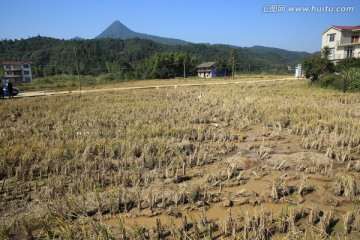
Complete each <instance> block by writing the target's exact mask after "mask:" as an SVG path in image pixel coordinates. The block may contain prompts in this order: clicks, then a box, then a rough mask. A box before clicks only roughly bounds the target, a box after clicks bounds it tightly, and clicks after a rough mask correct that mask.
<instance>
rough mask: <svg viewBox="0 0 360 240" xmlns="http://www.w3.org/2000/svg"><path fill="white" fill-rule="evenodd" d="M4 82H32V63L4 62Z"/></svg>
mask: <svg viewBox="0 0 360 240" xmlns="http://www.w3.org/2000/svg"><path fill="white" fill-rule="evenodd" d="M3 66H4V72H5V74H4V76H3V77H2V78H3V79H4V80H10V81H12V82H18V83H21V82H31V81H32V78H33V74H32V69H31V63H29V62H3Z"/></svg>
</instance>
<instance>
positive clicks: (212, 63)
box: [196, 62, 215, 68]
mask: <svg viewBox="0 0 360 240" xmlns="http://www.w3.org/2000/svg"><path fill="white" fill-rule="evenodd" d="M214 65H215V62H204V63H202V64H200V65H199V66H197V67H196V68H209V67H212V66H214Z"/></svg>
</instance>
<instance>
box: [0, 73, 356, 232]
mask: <svg viewBox="0 0 360 240" xmlns="http://www.w3.org/2000/svg"><path fill="white" fill-rule="evenodd" d="M183 81H185V80H183ZM154 85H156V84H154ZM0 120H1V121H0V239H12V238H17V239H24V238H28V239H32V238H40V239H53V238H59V239H221V238H223V239H359V237H360V95H359V94H358V93H357V94H355V93H346V94H343V93H340V92H337V91H332V90H324V89H319V88H314V87H310V86H309V85H308V83H307V82H306V81H305V80H304V81H281V82H263V83H248V84H242V83H239V84H231V85H214V86H210V85H209V86H200V87H199V86H197V87H190V86H188V87H178V88H176V87H173V88H164V89H163V88H160V89H143V90H122V91H104V92H94V93H82V94H79V93H73V94H68V95H64V96H47V97H37V98H23V99H13V100H8V99H5V100H0Z"/></svg>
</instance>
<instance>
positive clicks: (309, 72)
mask: <svg viewBox="0 0 360 240" xmlns="http://www.w3.org/2000/svg"><path fill="white" fill-rule="evenodd" d="M303 70H304V72H305V76H306V77H307V78H311V79H312V80H317V79H318V78H319V76H320V75H321V74H325V73H333V72H335V65H334V63H333V62H331V61H330V60H329V59H327V58H324V57H322V56H321V55H312V56H310V57H307V58H305V60H304V62H303Z"/></svg>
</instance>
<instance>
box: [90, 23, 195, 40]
mask: <svg viewBox="0 0 360 240" xmlns="http://www.w3.org/2000/svg"><path fill="white" fill-rule="evenodd" d="M101 38H120V39H129V38H141V39H148V40H152V41H154V42H158V43H164V44H169V45H186V44H188V42H186V41H184V40H180V39H175V38H166V37H159V36H154V35H149V34H145V33H138V32H134V31H132V30H131V29H129V28H128V27H126V26H125V25H124V24H122V23H121V22H120V21H115V22H113V23H112V24H111V25H110V26H109V27H108V28H106V29H105V30H104V31H103V32H102V33H101V34H99V35H98V36H97V37H95V39H101Z"/></svg>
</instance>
